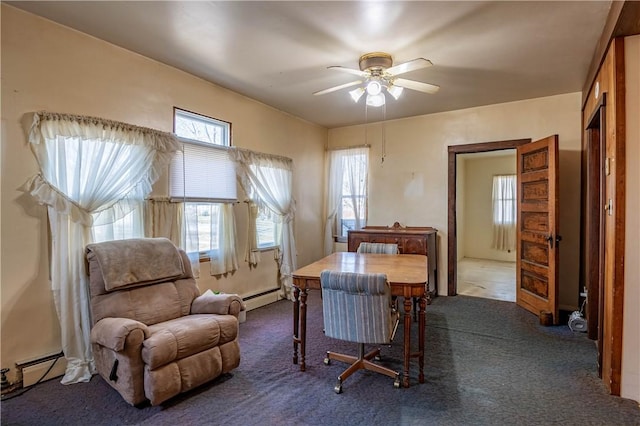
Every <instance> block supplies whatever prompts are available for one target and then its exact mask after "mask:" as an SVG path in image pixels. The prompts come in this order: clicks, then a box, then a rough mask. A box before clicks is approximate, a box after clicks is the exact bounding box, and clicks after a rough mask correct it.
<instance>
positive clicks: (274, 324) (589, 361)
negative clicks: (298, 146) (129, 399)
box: [0, 292, 640, 426]
mask: <svg viewBox="0 0 640 426" xmlns="http://www.w3.org/2000/svg"><path fill="white" fill-rule="evenodd" d="M308 316H309V325H308V347H307V371H306V372H304V373H302V372H300V371H299V368H298V366H296V365H293V364H292V362H291V360H292V355H293V348H292V346H293V345H292V340H291V333H292V325H291V321H292V319H291V318H292V304H291V302H288V301H281V302H277V303H273V304H271V305H268V306H266V307H263V308H260V309H256V310H253V311H250V312H248V314H247V322H245V323H244V324H242V325H241V327H240V333H241V351H242V361H241V365H240V367H239V368H238V369H236V370H234V372H233V373H232V374H228V375H225V376H223V377H221V378H219V379H218V380H216V381H214V382H213V383H211V384H208V385H205V386H203V387H201V388H198V389H196V390H194V391H191V392H189V393H187V394H184V395H181V396H178V397H176V398H174V399H172V400H171V401H169V402H167V403H165V404H163V405H162V406H159V407H150V406H146V407H142V408H135V407H131V406H129V405H128V404H127V403H125V402H124V401H123V400H122V399H121V398H120V396H119V395H118V394H117V393H116V392H115V391H114V390H112V389H111V388H110V387H109V386H108V385H107V384H106V383H105V382H104V381H103V380H102V379H101V378H100V377H98V376H96V377H94V378H93V379H92V380H91V382H89V383H84V384H76V385H70V386H62V385H60V384H59V381H58V380H51V381H48V382H46V383H43V384H40V385H38V386H36V387H34V388H33V389H31V390H30V391H28V392H26V393H25V394H24V395H22V396H20V397H17V398H13V399H10V400H4V401H3V402H2V404H1V410H0V416H1V418H2V424H3V425H96V426H97V425H154V426H155V425H217V424H226V425H276V424H277V425H360V424H361V425H388V424H399V425H429V424H433V425H549V424H562V425H640V409H639V408H638V404H636V403H635V402H634V401H630V400H625V399H621V398H618V397H613V396H610V395H607V393H606V390H605V388H604V386H603V385H602V383H601V381H600V380H599V379H598V377H597V373H596V349H595V345H594V342H592V341H590V340H588V339H587V338H586V335H585V334H582V333H580V334H575V333H573V332H571V331H570V330H569V328H568V327H567V326H566V325H563V326H556V327H542V326H540V325H539V323H538V319H537V317H535V316H534V315H531V314H529V313H527V312H525V311H523V310H522V309H520V308H518V307H517V306H515V304H513V303H508V302H499V301H494V300H489V299H479V298H473V297H466V296H456V297H439V298H436V299H435V300H434V302H433V304H432V305H430V306H428V308H427V340H426V342H427V343H426V345H427V349H426V352H427V353H426V360H425V374H426V382H425V383H424V384H418V383H417V374H418V373H417V368H414V369H413V370H412V371H411V385H412V386H411V387H410V388H408V389H394V387H393V379H391V378H388V377H385V376H381V375H377V374H375V373H371V372H366V371H360V372H358V373H356V374H355V375H354V376H352V377H350V378H349V379H348V380H347V381H346V382H345V384H344V387H343V393H342V394H340V395H337V394H335V393H334V392H333V386H334V384H335V380H336V377H337V376H338V374H340V373H341V372H342V371H343V369H344V368H345V367H344V364H341V363H339V362H334V363H332V364H331V365H330V366H325V365H324V364H323V363H322V360H323V357H324V352H325V351H326V350H327V349H332V350H337V351H342V352H346V353H355V352H356V346H355V345H354V344H350V343H346V342H340V341H336V340H333V339H330V338H327V337H326V336H324V335H323V333H322V307H321V300H320V298H319V294H318V292H311V293H310V297H309V310H308ZM415 328H417V327H414V333H415ZM413 337H414V338H415V336H413ZM401 346H402V331H401V330H400V332H399V333H398V335H397V336H396V340H395V342H394V344H393V345H391V346H390V347H388V346H384V347H383V362H384V363H386V364H387V365H389V366H391V367H392V368H394V369H396V370H401V369H402V347H401Z"/></svg>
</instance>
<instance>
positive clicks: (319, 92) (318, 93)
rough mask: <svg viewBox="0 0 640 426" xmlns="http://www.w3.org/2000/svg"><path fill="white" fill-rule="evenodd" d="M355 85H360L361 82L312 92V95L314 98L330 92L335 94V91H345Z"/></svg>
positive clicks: (357, 81)
mask: <svg viewBox="0 0 640 426" xmlns="http://www.w3.org/2000/svg"><path fill="white" fill-rule="evenodd" d="M357 84H362V80H356V81H352V82H350V83H345V84H341V85H340V86H334V87H329V88H328V89H324V90H319V91H317V92H313V94H314V95H316V96H318V95H324V94H325V93H331V92H335V91H336V90H340V89H346V88H347V87H351V86H355V85H357Z"/></svg>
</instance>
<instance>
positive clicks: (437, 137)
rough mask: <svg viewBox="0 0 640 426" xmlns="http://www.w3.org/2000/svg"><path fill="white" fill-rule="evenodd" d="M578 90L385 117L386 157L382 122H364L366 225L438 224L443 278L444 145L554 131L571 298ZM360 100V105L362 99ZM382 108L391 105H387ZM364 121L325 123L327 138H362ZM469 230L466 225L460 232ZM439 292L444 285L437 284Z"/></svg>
mask: <svg viewBox="0 0 640 426" xmlns="http://www.w3.org/2000/svg"><path fill="white" fill-rule="evenodd" d="M428 96H429V95H425V97H426V98H425V102H427V101H428V99H429V98H428ZM580 99H581V94H580V93H569V94H565V95H558V96H551V97H546V98H538V99H530V100H524V101H519V102H510V103H505V104H497V105H489V106H484V107H478V108H470V109H465V110H459V111H451V112H444V113H439V114H431V115H425V116H419V117H412V118H407V119H402V120H395V121H388V122H386V123H385V124H384V126H385V133H386V142H385V145H386V158H385V161H384V163H382V162H381V161H380V160H381V153H382V151H381V146H382V141H381V137H380V136H381V134H382V131H381V130H382V129H381V126H382V124H380V123H376V124H371V125H370V129H369V132H367V133H368V135H369V139H368V141H367V142H368V143H370V144H371V145H372V147H371V159H370V172H371V175H370V181H369V182H370V183H369V185H370V194H371V196H370V200H369V221H368V223H369V224H370V225H391V224H393V223H394V222H395V221H399V222H400V223H401V224H402V225H408V226H425V225H426V226H433V227H435V228H437V229H438V235H439V239H438V240H439V251H438V268H439V271H438V272H439V279H438V282H439V283H446V282H447V147H448V146H449V145H459V144H470V143H481V142H492V141H501V140H509V139H524V138H531V139H532V140H537V139H541V138H543V137H546V136H549V135H553V134H558V135H559V139H560V147H559V148H560V154H559V155H560V234H561V235H562V237H563V239H562V246H561V249H560V305H561V308H565V309H569V310H574V309H576V308H577V304H578V265H579V256H578V254H579V228H580V150H581V139H580V137H581V131H580V128H581V118H580V114H581V113H580ZM363 108H364V107H363ZM387 108H393V105H392V104H391V105H389V106H388V107H387ZM364 135H365V132H364V129H363V126H349V127H341V128H336V129H330V130H329V146H331V147H335V146H346V145H358V144H362V143H364V142H365V140H364ZM467 233H468V232H467ZM438 290H439V293H440V294H446V290H447V289H446V285H440V287H439V289H438Z"/></svg>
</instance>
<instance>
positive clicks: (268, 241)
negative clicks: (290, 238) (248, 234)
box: [256, 213, 282, 250]
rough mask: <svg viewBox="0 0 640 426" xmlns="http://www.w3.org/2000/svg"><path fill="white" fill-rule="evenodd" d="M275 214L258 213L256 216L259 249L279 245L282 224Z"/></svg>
mask: <svg viewBox="0 0 640 426" xmlns="http://www.w3.org/2000/svg"><path fill="white" fill-rule="evenodd" d="M276 216H277V215H273V214H272V215H269V214H265V213H259V214H258V217H256V238H257V239H258V241H257V242H258V248H259V249H263V250H264V249H269V248H273V247H277V246H279V245H280V235H282V224H281V222H280V218H279V217H276Z"/></svg>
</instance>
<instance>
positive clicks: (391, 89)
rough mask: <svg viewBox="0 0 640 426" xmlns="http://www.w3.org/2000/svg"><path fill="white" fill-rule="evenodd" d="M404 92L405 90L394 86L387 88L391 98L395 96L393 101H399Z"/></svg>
mask: <svg viewBox="0 0 640 426" xmlns="http://www.w3.org/2000/svg"><path fill="white" fill-rule="evenodd" d="M403 90H404V88H403V87H399V86H394V85H393V84H391V85H389V86H387V92H389V94H390V95H391V96H393V99H395V100H396V101H397V100H398V98H399V97H400V95H401V94H402V91H403Z"/></svg>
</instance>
